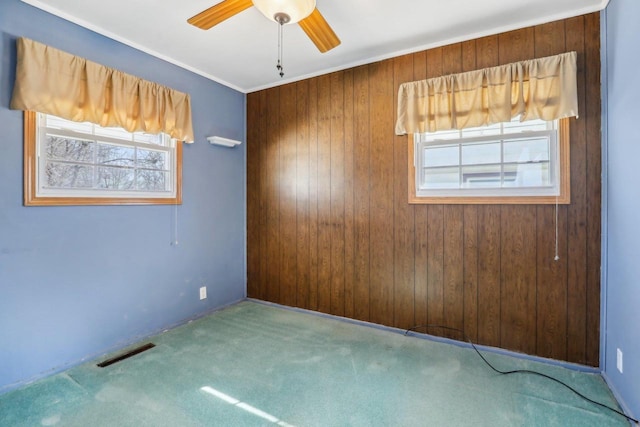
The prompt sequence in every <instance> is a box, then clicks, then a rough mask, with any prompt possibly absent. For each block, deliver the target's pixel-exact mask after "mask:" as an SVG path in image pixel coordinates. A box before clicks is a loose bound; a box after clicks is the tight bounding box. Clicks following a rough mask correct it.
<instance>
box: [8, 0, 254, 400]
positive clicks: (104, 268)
mask: <svg viewBox="0 0 640 427" xmlns="http://www.w3.org/2000/svg"><path fill="white" fill-rule="evenodd" d="M21 36H25V37H29V38H32V39H34V40H37V41H40V42H43V43H46V44H49V45H51V46H54V47H56V48H59V49H62V50H65V51H67V52H70V53H73V54H76V55H80V56H83V57H86V58H88V59H91V60H93V61H96V62H99V63H102V64H104V65H107V66H111V67H114V68H118V69H120V70H122V71H125V72H128V73H131V74H135V75H138V76H140V77H143V78H145V79H149V80H153V81H156V82H158V83H161V84H164V85H167V86H170V87H173V88H174V89H177V90H180V91H183V92H188V93H190V94H191V100H192V109H193V125H194V131H195V136H196V143H195V144H192V145H186V146H185V147H184V173H183V182H184V187H183V205H181V206H178V207H177V209H176V208H175V207H174V206H149V207H134V206H121V207H118V206H114V207H97V206H88V207H24V206H22V146H23V139H22V113H21V112H19V111H12V110H9V109H8V105H9V100H10V97H11V90H12V87H13V80H14V78H15V60H16V48H15V40H16V38H17V37H21ZM0 37H1V39H0V129H1V130H2V137H0V392H2V391H6V390H8V389H10V388H12V387H13V386H15V385H16V384H19V383H23V382H25V381H28V380H30V379H33V378H36V377H39V376H42V375H46V374H48V373H50V372H52V371H53V370H56V369H60V368H62V367H65V366H68V365H69V364H75V363H78V362H80V361H81V360H82V359H83V358H86V357H93V356H97V355H100V354H102V353H104V352H105V351H107V350H113V349H116V348H118V347H121V346H123V345H125V344H128V343H131V342H132V341H134V340H135V339H136V338H139V337H142V336H146V335H149V334H151V333H154V332H157V331H160V330H162V329H164V328H167V327H170V326H173V325H176V324H179V323H181V322H184V321H185V320H187V319H190V318H194V317H197V316H198V315H200V314H203V313H205V312H207V311H210V310H212V309H214V308H216V307H220V306H223V305H226V304H229V303H232V302H234V301H237V300H239V299H242V298H243V297H244V294H245V282H246V281H245V277H246V269H245V211H246V208H245V188H246V185H245V148H244V144H243V145H241V146H240V147H237V148H234V149H226V148H222V147H214V146H211V145H209V144H208V143H207V141H206V139H205V137H206V136H208V135H213V134H217V135H220V136H224V137H228V138H233V139H240V140H242V141H244V140H245V96H244V94H242V93H240V92H237V91H235V90H232V89H229V88H227V87H224V86H222V85H219V84H217V83H214V82H212V81H210V80H208V79H205V78H203V77H200V76H198V75H195V74H193V73H191V72H188V71H185V70H184V69H181V68H179V67H176V66H174V65H171V64H169V63H167V62H164V61H162V60H159V59H157V58H154V57H152V56H150V55H147V54H144V53H142V52H140V51H137V50H135V49H132V48H130V47H127V46H125V45H123V44H120V43H117V42H115V41H113V40H111V39H108V38H105V37H103V36H100V35H98V34H95V33H93V32H90V31H88V30H86V29H83V28H81V27H79V26H76V25H74V24H71V23H69V22H67V21H64V20H62V19H59V18H56V17H54V16H52V15H50V14H47V13H45V12H42V11H40V10H38V9H36V8H33V7H31V6H29V5H26V4H24V3H22V2H20V1H19V0H2V1H0ZM176 226H177V238H178V245H175V244H174V245H172V242H173V241H174V240H175V238H176V236H175V234H176V231H175V230H176ZM203 285H206V286H207V288H208V299H206V300H204V301H200V300H199V299H198V288H199V287H200V286H203Z"/></svg>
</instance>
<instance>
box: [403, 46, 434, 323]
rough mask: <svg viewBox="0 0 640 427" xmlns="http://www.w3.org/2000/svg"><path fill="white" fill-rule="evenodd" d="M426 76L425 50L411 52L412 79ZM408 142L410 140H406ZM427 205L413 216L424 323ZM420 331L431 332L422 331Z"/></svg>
mask: <svg viewBox="0 0 640 427" xmlns="http://www.w3.org/2000/svg"><path fill="white" fill-rule="evenodd" d="M426 78H427V52H426V51H422V52H417V53H414V54H413V79H414V81H415V80H423V79H426ZM407 143H408V144H410V143H411V142H410V141H407ZM427 215H428V207H427V205H417V206H415V207H414V218H415V237H414V249H415V261H414V264H415V267H414V270H415V271H414V283H415V284H414V286H415V303H414V307H415V311H414V317H415V324H416V326H419V325H426V324H427V323H428V316H427V310H428V308H427V306H428V303H427V264H428V257H429V254H428V251H427ZM421 332H431V331H424V330H421Z"/></svg>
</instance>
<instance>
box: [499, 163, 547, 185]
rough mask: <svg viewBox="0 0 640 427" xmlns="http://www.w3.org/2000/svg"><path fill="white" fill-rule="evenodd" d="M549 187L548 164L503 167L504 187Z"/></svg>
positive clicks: (508, 165) (507, 165)
mask: <svg viewBox="0 0 640 427" xmlns="http://www.w3.org/2000/svg"><path fill="white" fill-rule="evenodd" d="M549 185H551V173H550V169H549V162H541V163H524V164H522V163H520V164H506V165H504V184H503V186H504V187H542V186H549Z"/></svg>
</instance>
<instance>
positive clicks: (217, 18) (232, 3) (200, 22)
mask: <svg viewBox="0 0 640 427" xmlns="http://www.w3.org/2000/svg"><path fill="white" fill-rule="evenodd" d="M251 6H253V2H252V1H251V0H224V1H222V2H220V3H218V4H216V5H214V6H211V7H210V8H209V9H207V10H204V11H202V12H200V13H198V14H197V15H194V16H192V17H191V18H189V19H187V22H188V23H189V24H191V25H195V26H196V27H198V28H202V29H203V30H208V29H209V28H211V27H213V26H214V25H217V24H219V23H221V22H222V21H224V20H225V19H228V18H231V17H232V16H233V15H236V14H238V13H240V12H242V11H243V10H245V9H248V8H250V7H251Z"/></svg>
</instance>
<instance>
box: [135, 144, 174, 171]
mask: <svg viewBox="0 0 640 427" xmlns="http://www.w3.org/2000/svg"><path fill="white" fill-rule="evenodd" d="M166 165H167V153H166V152H163V151H155V150H142V149H138V167H139V168H146V169H167V167H166Z"/></svg>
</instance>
